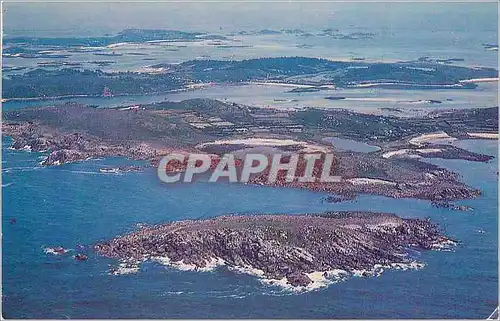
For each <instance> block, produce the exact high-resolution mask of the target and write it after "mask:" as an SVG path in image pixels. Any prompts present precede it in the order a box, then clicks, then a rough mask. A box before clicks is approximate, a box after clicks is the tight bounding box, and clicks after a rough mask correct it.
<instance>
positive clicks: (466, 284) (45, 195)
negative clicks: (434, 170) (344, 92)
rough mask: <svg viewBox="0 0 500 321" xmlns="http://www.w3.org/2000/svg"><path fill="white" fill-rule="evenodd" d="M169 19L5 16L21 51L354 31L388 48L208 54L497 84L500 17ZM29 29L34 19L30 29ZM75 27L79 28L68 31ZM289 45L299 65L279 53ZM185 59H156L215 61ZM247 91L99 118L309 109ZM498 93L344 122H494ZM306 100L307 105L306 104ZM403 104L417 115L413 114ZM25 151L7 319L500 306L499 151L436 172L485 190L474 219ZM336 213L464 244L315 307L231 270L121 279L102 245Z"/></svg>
mask: <svg viewBox="0 0 500 321" xmlns="http://www.w3.org/2000/svg"><path fill="white" fill-rule="evenodd" d="M161 5H162V4H148V5H139V4H137V3H136V4H121V3H120V4H119V5H118V4H95V3H93V4H75V3H72V4H53V3H46V4H26V3H25V4H22V3H17V4H16V3H9V4H4V8H6V9H7V12H6V13H4V16H5V22H4V30H5V32H6V33H7V34H11V35H37V36H88V35H103V34H105V33H114V32H117V31H119V30H121V29H123V28H125V27H136V28H137V27H141V28H164V29H165V28H166V29H180V30H190V31H204V30H206V31H208V32H214V33H215V32H221V30H222V31H223V32H225V33H229V32H235V31H238V30H260V29H264V28H269V29H279V28H302V29H306V30H314V31H320V30H323V29H327V28H339V29H340V30H341V31H345V32H373V33H375V34H376V35H378V36H375V37H374V38H373V39H370V40H367V41H365V40H352V41H346V40H343V41H342V40H331V39H324V38H322V39H309V38H308V40H300V41H297V40H296V39H295V38H293V39H292V38H286V39H285V38H284V37H285V36H248V37H249V38H252V37H253V39H250V40H251V41H253V42H252V44H253V45H255V46H257V45H259V47H258V50H257V49H255V47H253V48H238V49H224V50H226V51H227V52H228V53H224V54H222V53H221V54H219V53H217V54H215V53H212V52H209V53H203V52H202V53H201V54H206V55H211V56H213V57H216V58H217V57H221V58H223V57H227V56H228V55H231V54H232V55H233V57H236V58H238V57H240V58H248V57H260V56H276V55H288V54H295V55H306V56H318V57H344V58H345V57H365V58H368V59H373V60H393V59H396V60H407V59H417V58H419V57H423V56H432V57H433V58H463V59H465V62H464V63H465V64H467V65H470V66H473V65H474V66H475V65H480V66H489V67H495V68H497V52H493V51H487V50H485V49H484V48H483V46H482V44H483V43H496V40H497V12H498V10H497V4H495V3H481V4H466V3H460V4H459V3H421V4H417V3H410V4H401V3H398V4H391V5H381V4H378V3H373V4H370V3H362V4H352V3H350V4H349V3H334V4H325V3H317V4H314V5H309V4H304V3H302V4H297V3H286V4H285V3H280V4H278V3H274V4H270V5H269V7H267V9H268V10H262V4H258V3H247V4H245V5H244V7H245V9H246V10H245V13H243V12H242V9H241V8H240V5H236V4H227V5H226V4H220V5H214V4H213V3H209V4H199V5H196V4H194V3H189V4H186V6H189V9H192V10H186V8H185V7H183V5H182V4H179V3H171V4H168V8H167V9H165V8H166V7H165V6H163V7H162V6H161ZM163 5H164V4H163ZM259 6H260V9H259ZM266 6H267V4H266ZM162 10H163V11H162ZM207 12H209V13H211V14H212V13H213V14H214V16H209V15H208V14H207ZM35 13H37V14H36V15H35ZM90 13H92V14H90ZM162 13H163V14H162ZM252 15H253V16H252ZM27 16H30V17H35V18H33V19H23V17H27ZM215 16H217V19H215V18H214V17H215ZM145 17H147V18H145ZM252 17H253V19H252ZM193 22H194V23H193ZM60 24H65V25H66V26H67V28H64V30H62V31H61V28H58V25H60ZM287 37H288V36H287ZM250 40H248V41H250ZM306 41H309V42H312V43H311V44H312V45H313V47H309V48H307V49H300V50H299V49H298V48H297V47H296V44H303V43H304V42H306ZM265 44H267V47H266V46H264V45H265ZM276 44H278V45H279V46H280V48H285V49H282V50H281V51H280V50H275V49H273V48H275V47H273V46H276ZM305 44H310V43H305ZM118 48H119V47H118ZM150 49H151V48H150ZM179 49H180V51H178V52H177V51H174V52H171V51H161V50H160V51H159V52H157V51H158V48H156V49H151V50H153V51H155V52H156V53H155V54H154V55H155V57H156V58H157V59H159V60H160V61H163V60H162V57H164V60H165V61H167V62H180V61H182V60H189V59H192V58H193V57H196V56H198V55H200V52H194V53H192V54H185V55H183V54H182V50H184V49H183V48H179ZM115 50H120V49H115ZM127 50H128V49H127ZM186 50H187V49H186ZM210 50H212V49H210ZM169 55H176V56H169ZM107 58H109V57H107ZM13 59H14V58H9V59H7V58H4V66H5V65H6V64H12V65H14V64H15V63H22V64H24V63H25V62H23V61H17V62H15V63H14V62H13V61H14V60H13ZM19 59H20V58H19ZM113 59H114V58H113ZM29 63H32V64H33V63H36V62H33V61H32V62H29ZM142 64H143V62H142V63H140V62H134V63H130V62H127V63H125V62H124V63H123V64H119V63H118V64H116V65H117V66H116V68H118V69H120V70H129V69H135V68H142V67H147V66H145V65H142ZM247 86H249V87H247V88H245V87H238V88H235V87H234V88H233V87H219V86H213V87H209V88H204V89H200V90H193V91H189V92H182V93H174V94H171V93H166V94H165V95H159V96H146V97H139V96H138V97H125V98H124V97H114V98H112V100H109V99H108V100H105V99H104V98H95V99H100V100H99V101H97V104H99V105H101V106H103V107H109V106H116V105H120V104H129V103H130V104H135V103H137V101H139V102H141V103H142V102H143V101H147V102H155V101H162V100H165V99H172V100H182V99H189V98H196V97H206V98H218V99H227V100H228V101H236V102H247V103H249V104H252V103H253V104H255V105H261V106H262V105H266V103H267V104H270V105H276V104H279V103H284V104H287V103H288V104H289V106H285V107H295V105H294V104H295V103H297V102H296V101H293V99H296V98H283V97H289V96H287V95H290V94H289V93H285V90H288V89H286V88H285V89H284V88H281V87H272V86H271V87H269V86H259V85H247ZM484 88H486V89H484ZM483 89H484V90H483ZM496 92H497V89H496V86H488V85H484V87H481V86H480V87H479V89H478V90H475V91H445V92H440V91H426V92H423V91H421V92H419V91H391V90H381V89H377V90H367V91H364V92H363V91H360V92H353V93H349V94H352V97H353V98H355V97H363V96H364V95H368V96H370V97H373V98H380V97H382V98H384V99H385V100H384V101H382V102H380V100H375V102H366V101H363V100H354V101H352V100H351V101H350V104H349V105H339V106H340V107H339V106H334V107H338V108H348V109H353V110H358V111H359V110H361V111H363V110H368V109H370V108H372V109H374V110H380V108H381V107H382V106H384V107H394V106H398V108H402V109H403V110H405V111H408V113H409V114H410V111H411V109H412V108H417V107H416V106H413V105H406V103H407V102H408V101H418V100H426V99H432V98H433V97H436V95H441V96H439V97H440V99H443V100H445V99H446V98H450V99H452V100H451V101H448V102H449V103H446V104H442V105H440V106H436V105H428V106H424V107H422V106H420V105H418V107H419V108H426V110H434V109H436V108H443V109H446V108H472V107H492V106H497V104H498V102H497V99H496V95H497V94H496ZM309 94H310V95H311V96H308V95H309ZM171 95H174V97H173V98H172V96H171ZM175 95H177V96H175ZM314 95H317V93H307V94H304V93H303V94H301V95H300V97H305V98H303V99H302V98H297V99H298V100H299V103H298V106H299V107H300V106H313V107H314V106H318V104H319V102H321V103H332V104H337V103H338V104H346V103H342V102H337V101H335V102H332V101H329V102H324V101H323V100H324V99H322V98H321V97H320V98H318V97H316V96H314ZM297 96H299V95H298V94H297ZM88 99H94V98H82V99H81V100H80V99H69V100H68V101H73V102H81V103H88ZM287 99H290V100H291V101H288V100H287ZM301 99H302V100H303V101H307V103H306V102H304V103H300V100H301ZM276 100H277V101H276ZM283 100H285V102H283ZM394 100H397V101H394ZM399 100H401V101H403V102H404V103H402V105H401V102H399V103H398V101H399ZM64 102H65V101H64ZM454 102H456V103H454ZM53 103H54V101H48V102H47V101H29V102H26V101H24V102H23V101H9V102H7V103H4V104H2V108H3V110H13V109H17V108H26V107H37V106H41V105H48V104H53ZM107 103H108V104H107ZM374 104H375V105H374ZM443 105H444V107H443ZM323 107H324V106H323ZM326 107H329V106H326ZM337 143H339V142H337ZM10 144H11V139H10V138H9V137H2V234H3V236H2V293H3V296H2V313H3V317H5V318H40V319H42V318H56V319H64V318H189V319H192V318H349V319H357V318H460V319H462V318H487V317H488V316H489V315H490V314H491V313H492V312H493V310H494V309H495V308H496V306H497V305H498V290H499V289H498V158H497V156H498V141H496V140H462V141H457V142H454V144H456V145H457V146H459V147H462V148H465V149H467V150H471V151H474V152H479V153H484V154H488V155H492V156H495V158H494V159H492V160H491V161H489V162H486V163H478V162H469V161H463V160H442V159H426V160H425V161H427V162H429V163H433V164H436V165H439V166H441V167H444V168H447V169H451V170H453V171H455V172H457V173H459V174H460V175H461V178H462V180H463V181H464V182H466V183H467V184H469V185H471V186H473V187H476V188H480V189H481V190H482V195H481V196H479V197H477V198H475V199H472V200H464V201H459V202H457V205H468V206H471V207H472V208H473V211H471V212H462V211H454V210H452V209H447V208H436V207H433V206H432V205H431V204H430V202H428V201H423V200H415V199H392V198H387V197H381V196H373V195H360V196H358V197H357V198H356V199H355V200H353V201H346V202H342V203H337V204H332V203H328V202H325V198H326V196H327V195H326V194H323V193H317V192H311V191H307V190H302V189H279V188H272V187H262V186H249V185H239V184H234V183H233V184H231V183H217V184H210V185H207V184H209V183H204V182H195V183H190V184H185V183H179V184H169V185H165V184H163V183H161V182H160V181H159V179H158V178H157V176H156V171H155V169H153V168H147V169H145V170H143V171H139V172H128V173H120V174H109V173H100V172H99V169H100V168H102V167H113V166H118V165H127V164H130V165H143V163H141V162H136V161H131V160H127V159H123V158H103V159H91V160H87V161H83V162H77V163H72V164H64V165H62V166H54V167H41V166H39V162H40V161H41V158H42V157H43V154H42V153H34V152H28V151H16V150H12V149H9V148H8V147H9V146H10ZM340 148H342V146H341V147H340ZM360 148H361V147H360ZM365 148H366V146H365ZM336 210H366V211H379V212H391V213H396V214H397V215H399V216H401V217H408V218H427V217H429V218H431V219H432V220H433V221H434V222H436V223H438V224H439V225H440V227H441V228H442V230H443V233H444V234H446V235H447V236H449V237H451V238H453V239H456V240H458V242H459V243H458V245H457V246H456V247H455V248H453V249H452V250H451V251H437V250H435V251H421V252H417V253H415V254H414V255H415V256H416V259H417V261H419V262H422V263H424V264H425V266H424V267H423V268H422V269H418V270H406V271H396V270H386V271H384V272H383V273H382V274H380V275H379V276H374V277H369V278H363V277H352V278H348V279H346V280H343V281H340V282H335V283H332V284H329V285H328V286H326V287H323V288H320V289H316V290H313V291H309V292H304V293H296V292H291V291H288V290H286V289H283V288H280V287H277V286H272V285H268V284H264V283H262V282H261V281H260V280H259V279H258V278H256V277H254V276H251V275H247V274H244V273H237V272H235V271H230V270H228V269H227V268H224V267H221V268H218V269H215V270H213V271H210V272H195V271H181V270H178V269H175V268H172V267H168V266H165V265H161V264H159V263H145V264H143V265H141V267H140V270H139V271H138V272H137V273H131V274H126V275H113V273H111V270H112V269H113V268H115V267H116V266H117V264H118V262H116V261H114V260H111V259H106V258H103V257H100V256H97V255H96V254H95V253H94V252H93V251H92V245H93V244H95V243H96V242H99V241H103V240H109V239H111V238H113V237H116V236H117V235H123V234H125V233H127V232H130V231H134V230H136V229H138V228H139V226H140V225H142V224H159V223H166V222H171V221H178V220H185V219H200V218H210V217H215V216H219V215H224V214H235V213H236V214H242V215H245V214H254V213H269V214H273V213H286V214H301V213H315V212H322V211H336ZM58 246H61V247H63V248H66V249H70V252H68V253H67V254H66V255H53V254H51V253H47V252H48V251H47V249H49V248H53V247H58ZM76 253H86V254H87V255H88V260H87V261H77V260H74V259H73V258H72V255H74V254H76Z"/></svg>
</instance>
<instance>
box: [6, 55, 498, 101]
mask: <svg viewBox="0 0 500 321" xmlns="http://www.w3.org/2000/svg"><path fill="white" fill-rule="evenodd" d="M99 54H101V53H99ZM103 54H104V53H103ZM104 55H113V53H105V54H104ZM353 67H355V68H353ZM147 70H148V71H147V72H113V73H110V72H102V71H100V70H96V71H91V70H79V69H60V70H46V69H35V70H31V71H28V72H26V73H24V74H18V75H10V76H9V77H6V78H4V79H3V98H4V99H23V98H39V99H46V98H51V97H60V96H83V95H85V96H94V97H98V96H102V92H103V88H104V87H107V88H109V89H110V90H111V92H113V94H114V95H144V94H157V93H164V92H168V91H172V90H178V89H183V88H184V89H185V88H188V87H189V86H190V85H194V84H203V83H226V84H239V83H245V82H272V83H282V84H295V85H302V86H304V85H306V86H310V87H313V89H310V90H305V89H302V90H297V91H316V90H319V89H323V88H324V86H329V87H330V88H331V87H339V88H370V87H380V88H395V89H407V90H411V89H474V88H476V87H477V85H476V84H475V83H474V81H464V80H470V79H476V80H477V79H491V78H496V77H498V72H497V70H495V69H493V68H467V67H459V66H452V65H447V64H441V63H437V62H432V61H431V62H428V61H425V60H422V61H415V62H398V63H367V62H362V61H350V62H344V61H331V60H326V59H318V58H307V57H282V58H260V59H249V60H241V61H221V60H193V61H187V62H183V63H181V64H165V63H160V64H154V65H152V66H150V67H149V68H147ZM315 75H317V76H318V77H314V76H315Z"/></svg>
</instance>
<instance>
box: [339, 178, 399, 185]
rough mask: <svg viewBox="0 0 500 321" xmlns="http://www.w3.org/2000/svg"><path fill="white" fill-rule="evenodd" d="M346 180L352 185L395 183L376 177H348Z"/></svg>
mask: <svg viewBox="0 0 500 321" xmlns="http://www.w3.org/2000/svg"><path fill="white" fill-rule="evenodd" d="M346 181H348V182H349V183H351V184H353V185H367V184H382V185H396V183H394V182H391V181H385V180H382V179H376V178H366V177H357V178H349V179H347V180H346Z"/></svg>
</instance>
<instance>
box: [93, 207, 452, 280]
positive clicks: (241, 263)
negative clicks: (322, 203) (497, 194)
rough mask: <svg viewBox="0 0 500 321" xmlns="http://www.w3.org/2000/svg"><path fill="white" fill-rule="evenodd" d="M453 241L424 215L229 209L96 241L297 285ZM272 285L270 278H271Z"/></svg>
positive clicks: (117, 250) (106, 250) (124, 254)
mask: <svg viewBox="0 0 500 321" xmlns="http://www.w3.org/2000/svg"><path fill="white" fill-rule="evenodd" d="M443 244H455V241H454V240H452V239H450V238H448V237H446V236H444V235H442V234H441V231H440V229H439V227H438V226H437V225H436V224H434V223H432V222H430V220H428V219H406V218H400V217H398V216H396V215H394V214H389V213H372V212H325V213H321V214H301V215H282V214H280V215H258V214H257V215H228V216H220V217H216V218H213V219H205V220H187V221H178V222H173V223H168V224H161V225H154V226H146V227H141V228H140V229H139V230H137V231H134V232H131V233H129V234H126V235H123V236H118V237H116V238H114V239H112V240H108V241H103V242H100V243H97V244H95V245H94V250H95V251H96V252H97V253H98V254H100V255H102V256H104V257H108V258H113V259H117V260H119V261H121V262H134V261H135V262H144V261H147V260H151V261H161V262H167V263H168V264H171V265H173V266H175V265H177V266H179V265H184V266H186V265H187V266H191V267H192V269H193V270H204V269H207V268H208V267H210V266H213V267H215V266H219V265H225V266H227V267H229V268H231V267H232V268H236V269H239V270H243V271H257V272H258V273H250V272H248V273H250V274H257V275H259V276H260V277H261V278H262V279H263V280H267V281H271V283H272V282H273V280H274V281H276V282H277V283H278V282H279V283H281V284H286V285H287V286H290V287H292V288H295V289H300V288H306V287H310V286H312V285H314V283H315V282H317V281H316V280H315V279H314V277H313V276H314V275H318V274H319V275H320V276H323V277H325V278H326V277H328V276H330V275H331V273H332V271H343V272H345V273H347V274H356V273H358V274H359V273H360V271H361V275H369V274H368V273H369V272H362V271H372V270H373V269H376V268H377V267H387V268H391V267H396V268H397V267H402V266H405V265H407V266H409V265H411V264H415V262H414V261H413V259H412V258H411V257H410V256H409V255H408V249H409V248H413V249H417V250H431V249H436V248H439V247H440V246H441V245H443ZM268 283H269V282H268Z"/></svg>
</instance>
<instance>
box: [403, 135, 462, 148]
mask: <svg viewBox="0 0 500 321" xmlns="http://www.w3.org/2000/svg"><path fill="white" fill-rule="evenodd" d="M445 138H446V139H453V137H451V136H450V135H448V134H447V133H445V132H438V133H431V134H424V135H420V136H417V137H413V138H412V139H410V140H409V143H410V144H412V145H416V146H420V145H421V144H423V143H427V142H429V141H432V140H435V139H445Z"/></svg>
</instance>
